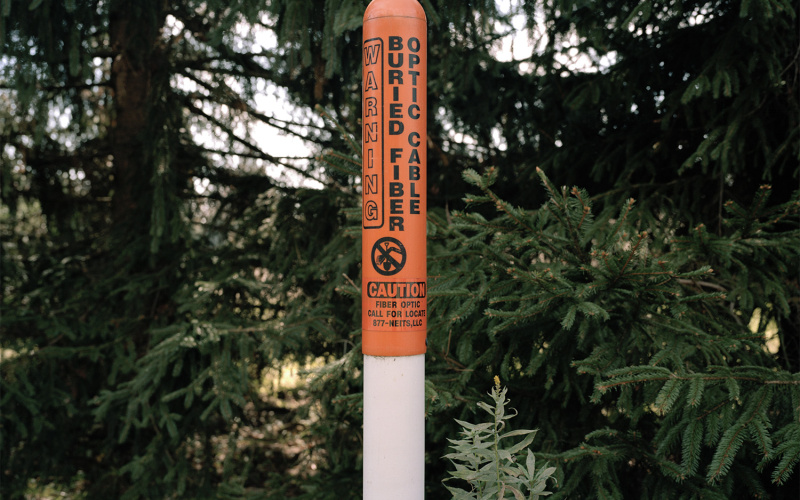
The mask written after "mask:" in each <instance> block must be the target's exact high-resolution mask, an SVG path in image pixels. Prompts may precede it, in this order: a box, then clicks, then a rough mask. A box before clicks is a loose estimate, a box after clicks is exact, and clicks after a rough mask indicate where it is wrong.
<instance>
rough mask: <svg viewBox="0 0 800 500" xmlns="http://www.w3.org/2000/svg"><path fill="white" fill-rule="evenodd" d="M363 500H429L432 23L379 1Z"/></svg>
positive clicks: (368, 170) (366, 59) (368, 220)
mask: <svg viewBox="0 0 800 500" xmlns="http://www.w3.org/2000/svg"><path fill="white" fill-rule="evenodd" d="M363 42H364V43H363V82H362V83H363V127H364V128H363V154H364V164H363V177H362V193H363V206H362V208H363V213H362V237H363V238H362V294H361V297H362V299H361V305H362V320H361V326H362V351H363V353H364V469H363V474H364V496H363V498H364V500H416V499H418V500H422V498H424V494H425V491H424V479H425V351H426V343H425V337H426V331H427V324H428V321H427V298H428V289H427V276H428V273H427V262H426V261H427V252H426V219H427V215H426V212H427V200H426V192H427V180H426V150H427V140H426V138H427V112H426V111H427V102H426V101H427V23H426V19H425V12H424V11H423V9H422V7H421V6H420V4H419V3H418V2H417V1H416V0H373V1H372V2H371V3H370V4H369V6H368V7H367V10H366V12H365V13H364V41H363Z"/></svg>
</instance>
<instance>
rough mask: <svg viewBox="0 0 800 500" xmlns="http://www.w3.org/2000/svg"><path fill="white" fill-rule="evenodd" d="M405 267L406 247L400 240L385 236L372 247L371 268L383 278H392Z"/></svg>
mask: <svg viewBox="0 0 800 500" xmlns="http://www.w3.org/2000/svg"><path fill="white" fill-rule="evenodd" d="M405 265H406V247H404V246H403V244H402V243H401V242H400V240H398V239H395V238H391V237H389V236H386V237H384V238H380V239H379V240H378V241H376V242H375V244H374V245H372V267H374V268H375V270H376V271H378V274H382V275H383V276H392V275H394V274H397V273H399V272H400V270H401V269H403V266H405Z"/></svg>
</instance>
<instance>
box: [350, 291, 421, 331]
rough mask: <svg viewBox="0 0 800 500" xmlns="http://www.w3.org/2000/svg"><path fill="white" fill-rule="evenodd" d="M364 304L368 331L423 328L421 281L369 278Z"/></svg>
mask: <svg viewBox="0 0 800 500" xmlns="http://www.w3.org/2000/svg"><path fill="white" fill-rule="evenodd" d="M364 305H365V312H366V314H367V320H368V325H369V326H370V327H371V328H370V329H371V330H378V331H395V330H403V329H413V330H417V329H420V330H422V329H426V328H427V321H426V320H427V318H426V316H427V283H426V282H425V281H404V282H391V281H370V282H368V283H367V297H366V298H365V301H364Z"/></svg>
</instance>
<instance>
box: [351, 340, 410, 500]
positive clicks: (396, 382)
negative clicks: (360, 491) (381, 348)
mask: <svg viewBox="0 0 800 500" xmlns="http://www.w3.org/2000/svg"><path fill="white" fill-rule="evenodd" d="M424 497H425V355H424V354H420V355H417V356H398V357H383V356H367V355H365V356H364V500H422V499H423V498H424Z"/></svg>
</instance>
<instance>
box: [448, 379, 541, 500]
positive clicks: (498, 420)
mask: <svg viewBox="0 0 800 500" xmlns="http://www.w3.org/2000/svg"><path fill="white" fill-rule="evenodd" d="M494 381H495V386H494V387H493V388H492V392H491V393H490V396H491V398H492V401H493V403H494V404H493V405H489V404H487V403H484V402H479V403H478V407H479V408H480V409H482V410H484V411H485V412H486V413H488V414H489V415H491V417H492V420H491V421H489V422H483V423H479V424H471V423H469V422H464V421H462V420H456V422H458V424H459V425H460V426H461V427H462V428H463V430H462V431H461V434H462V435H463V438H462V439H449V440H448V441H450V443H451V445H452V446H451V448H452V449H453V450H454V451H453V452H452V453H448V454H447V455H445V458H447V459H449V460H450V461H451V462H452V463H453V465H455V467H456V470H455V471H450V475H451V476H452V477H448V478H446V479H445V480H444V481H443V482H448V481H452V480H464V481H466V482H467V483H469V486H470V489H469V490H465V489H462V488H458V487H454V486H449V485H446V487H447V489H448V490H449V491H450V493H452V494H453V498H454V499H456V500H460V499H473V498H474V499H484V498H485V499H489V498H491V499H502V498H515V499H525V498H528V499H531V500H535V499H537V498H539V497H542V496H547V495H550V492H549V491H545V488H546V487H547V480H548V479H553V480H554V481H555V478H554V477H553V473H554V472H555V471H556V468H555V467H547V464H546V463H545V466H544V467H543V468H540V469H539V470H536V457H535V456H534V454H533V452H532V451H531V450H530V449H528V446H530V444H531V443H532V442H533V438H534V436H535V435H536V431H535V430H528V429H519V430H515V431H506V422H507V421H508V420H509V419H511V418H513V417H514V416H516V412H514V413H506V405H507V404H508V401H507V400H506V392H508V389H507V388H505V387H503V388H502V389H501V388H500V379H499V377H495V378H494ZM504 431H505V432H504ZM513 437H522V440H521V441H518V442H517V443H515V444H513V445H511V446H509V447H505V446H503V445H502V444H501V441H503V440H504V439H507V438H513ZM525 449H527V451H528V453H527V455H526V457H525V463H524V464H523V463H521V462H520V461H518V460H519V459H520V457H521V455H520V453H521V452H522V451H523V450H525ZM510 495H511V496H510Z"/></svg>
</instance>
